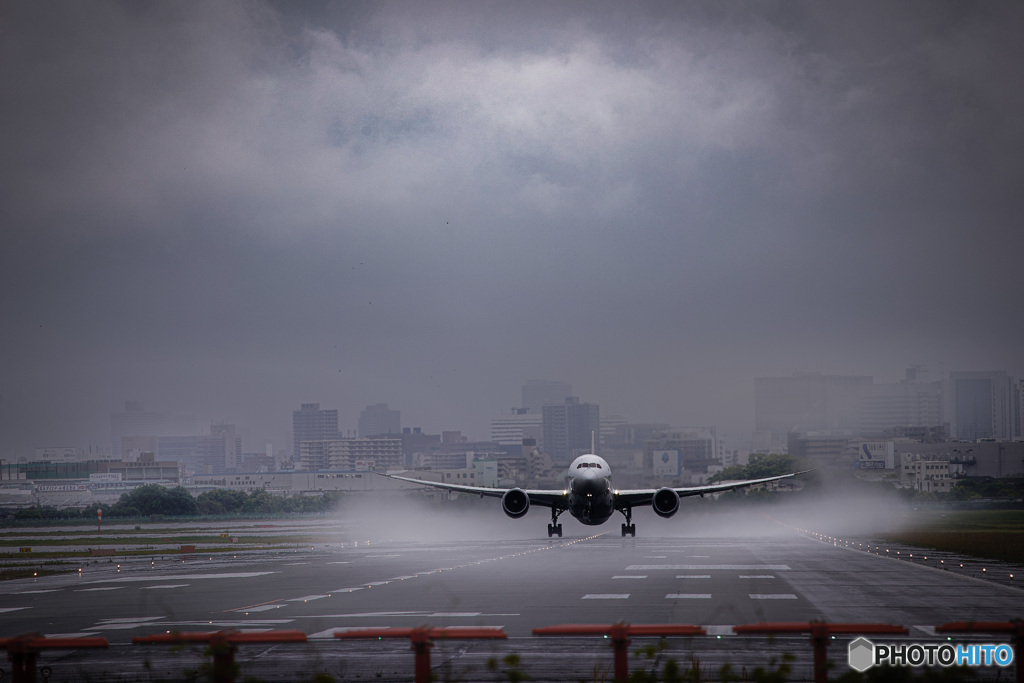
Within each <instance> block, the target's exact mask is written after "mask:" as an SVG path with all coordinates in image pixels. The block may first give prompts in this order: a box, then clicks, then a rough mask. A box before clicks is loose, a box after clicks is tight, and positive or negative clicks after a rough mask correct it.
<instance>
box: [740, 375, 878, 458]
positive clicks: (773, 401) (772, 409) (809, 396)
mask: <svg viewBox="0 0 1024 683" xmlns="http://www.w3.org/2000/svg"><path fill="white" fill-rule="evenodd" d="M872 381H873V380H872V378H871V377H868V376H862V375H822V374H820V373H816V372H815V373H796V374H794V375H792V376H790V377H758V378H757V379H755V380H754V411H755V417H756V422H757V427H756V429H757V430H758V431H762V430H764V431H769V432H770V433H771V439H772V444H773V445H782V444H785V443H786V439H787V434H789V432H793V431H797V432H807V431H825V430H837V429H839V430H848V431H851V432H859V431H860V427H861V425H860V417H861V400H862V398H863V396H864V394H865V390H866V389H867V388H868V387H870V386H871V384H872Z"/></svg>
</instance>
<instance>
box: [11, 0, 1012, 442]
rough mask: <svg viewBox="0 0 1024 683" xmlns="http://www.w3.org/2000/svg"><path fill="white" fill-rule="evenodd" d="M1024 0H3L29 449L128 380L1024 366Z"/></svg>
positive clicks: (246, 382)
mask: <svg viewBox="0 0 1024 683" xmlns="http://www.w3.org/2000/svg"><path fill="white" fill-rule="evenodd" d="M1022 35H1024V4H1021V3H1015V2H998V3H966V2H944V1H938V2H931V1H929V2H899V3H892V2H858V3H821V2H807V3H796V2H778V3H776V2H763V3H746V2H694V3H676V2H664V3H644V2H639V3H621V2H585V3H584V2H512V3H487V2H465V3H458V2H422V3H407V2H400V3H389V2H381V3H376V2H344V3H318V2H299V3H293V2H280V3H274V2H270V3H267V2H258V1H245V2H242V1H238V2H230V1H225V2H203V3H133V2H88V3H85V2H63V3H61V2H49V3H38V2H31V1H28V0H23V1H13V2H4V3H3V4H2V5H0V97H2V102H3V104H2V105H0V457H3V458H10V457H13V456H16V455H19V454H26V453H29V452H31V449H32V448H35V447H41V446H79V445H86V444H88V443H106V442H107V441H108V440H109V434H110V431H109V429H110V428H109V415H110V413H111V412H118V411H121V410H123V407H124V400H125V399H137V400H140V401H143V402H144V404H145V407H146V408H147V409H148V410H154V411H163V412H169V413H176V414H189V415H196V416H197V417H198V418H199V421H200V424H204V423H208V422H209V421H211V420H225V421H228V422H233V423H236V424H237V425H238V427H239V433H240V434H242V436H243V439H244V446H245V450H247V451H249V450H262V448H263V444H264V443H265V442H267V441H271V442H273V443H274V444H275V446H276V447H277V448H282V449H287V448H289V444H290V441H289V438H288V430H289V429H290V419H291V411H292V410H296V409H298V407H299V404H300V403H303V402H319V403H320V404H321V406H322V407H325V408H337V409H338V410H339V412H340V415H341V427H342V428H343V429H354V428H355V427H356V421H357V419H358V416H359V411H360V410H361V409H362V408H363V407H365V406H366V405H368V404H373V403H380V402H387V403H388V404H389V405H390V406H391V407H392V408H393V409H396V410H400V411H401V413H402V422H403V424H404V425H409V426H413V425H415V426H422V427H423V428H424V430H425V431H430V432H434V433H436V432H438V431H440V430H442V429H461V430H463V431H464V433H466V434H467V435H468V436H470V437H472V438H486V437H487V425H488V420H489V418H490V417H492V416H493V415H494V414H497V413H498V412H499V411H501V410H506V411H507V410H508V409H509V408H511V407H512V406H513V405H516V404H517V403H518V402H519V398H520V387H521V385H522V384H523V382H524V381H525V380H527V379H531V378H546V379H553V380H562V381H566V382H569V383H571V384H572V386H573V390H574V392H575V393H576V394H578V395H579V396H580V397H581V398H582V399H583V400H585V401H591V402H596V403H599V404H600V405H601V412H602V414H604V415H607V414H611V413H618V414H622V415H625V416H626V417H628V418H630V419H632V420H637V421H647V422H665V423H670V424H674V425H694V424H704V425H707V424H715V425H719V426H721V427H723V428H726V429H743V428H749V427H752V425H753V380H754V378H755V377H757V376H763V375H778V374H789V373H791V372H792V371H794V370H806V371H822V372H830V373H856V374H865V375H872V376H874V377H875V378H876V381H894V380H897V379H899V378H901V377H902V375H903V369H904V367H906V366H908V365H911V364H926V365H928V366H929V367H930V368H932V369H934V370H936V371H941V370H945V371H946V372H948V371H951V370H989V369H995V370H1007V371H1008V372H1010V373H1011V374H1014V375H1016V376H1021V375H1022V374H1024V353H1022V349H1024V296H1022V291H1024V285H1022V278H1021V272H1022V268H1024V266H1022V255H1024V224H1022V216H1024V125H1022V122H1021V112H1024V86H1022V84H1024V40H1022V39H1021V37H1022Z"/></svg>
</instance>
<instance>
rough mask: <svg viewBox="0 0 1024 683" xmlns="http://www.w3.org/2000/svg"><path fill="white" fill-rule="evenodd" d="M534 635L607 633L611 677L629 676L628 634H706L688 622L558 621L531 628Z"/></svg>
mask: <svg viewBox="0 0 1024 683" xmlns="http://www.w3.org/2000/svg"><path fill="white" fill-rule="evenodd" d="M533 635H535V636H607V637H608V638H609V639H611V641H612V647H613V648H614V649H615V671H614V675H615V680H616V681H626V680H627V679H629V638H630V636H633V637H637V638H639V637H663V636H702V635H706V632H705V631H704V629H702V628H701V627H700V626H691V625H690V624H624V623H622V622H619V623H617V624H562V625H560V626H543V627H541V628H535V629H533Z"/></svg>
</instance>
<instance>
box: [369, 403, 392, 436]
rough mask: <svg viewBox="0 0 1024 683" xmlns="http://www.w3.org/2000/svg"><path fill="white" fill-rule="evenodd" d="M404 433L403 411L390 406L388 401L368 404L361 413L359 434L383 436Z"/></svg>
mask: <svg viewBox="0 0 1024 683" xmlns="http://www.w3.org/2000/svg"><path fill="white" fill-rule="evenodd" d="M401 433H402V413H401V412H400V411H397V410H391V409H390V408H388V404H387V403H378V404H376V405H372V406H366V409H365V410H363V412H361V413H360V414H359V436H361V437H367V436H381V435H384V434H401Z"/></svg>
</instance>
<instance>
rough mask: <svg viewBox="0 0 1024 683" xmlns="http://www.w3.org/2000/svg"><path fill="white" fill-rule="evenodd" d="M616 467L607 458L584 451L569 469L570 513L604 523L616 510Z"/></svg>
mask: <svg viewBox="0 0 1024 683" xmlns="http://www.w3.org/2000/svg"><path fill="white" fill-rule="evenodd" d="M611 477H612V470H611V468H610V467H608V463H607V462H605V460H604V458H601V457H599V456H596V455H592V454H590V455H581V456H580V457H578V458H576V459H575V460H573V461H572V464H571V465H569V470H568V472H567V480H568V481H567V491H568V498H569V509H568V512H569V514H570V515H572V516H573V517H575V518H576V519H578V520H579V521H580V522H582V523H583V524H588V525H591V526H597V525H598V524H604V523H605V522H607V521H608V518H609V517H611V516H612V514H613V513H614V512H615V504H614V493H615V492H614V490H613V489H612V481H611Z"/></svg>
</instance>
